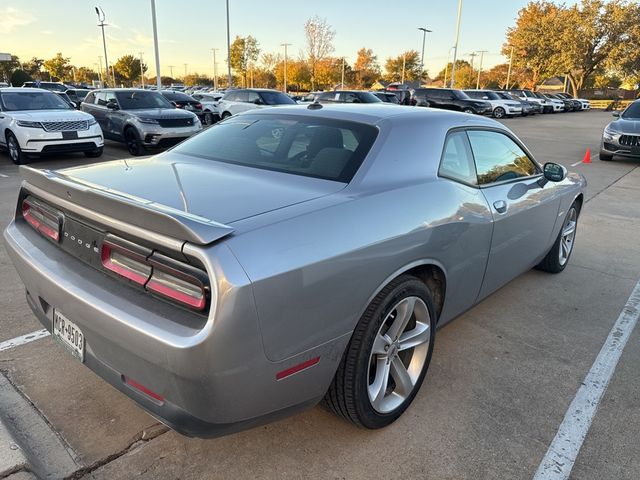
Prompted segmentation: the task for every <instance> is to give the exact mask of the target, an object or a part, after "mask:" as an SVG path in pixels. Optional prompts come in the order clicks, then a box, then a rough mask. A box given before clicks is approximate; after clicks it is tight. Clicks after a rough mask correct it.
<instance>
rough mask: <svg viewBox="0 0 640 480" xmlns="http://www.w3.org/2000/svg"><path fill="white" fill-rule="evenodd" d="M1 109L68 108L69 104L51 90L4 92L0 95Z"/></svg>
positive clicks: (10, 110)
mask: <svg viewBox="0 0 640 480" xmlns="http://www.w3.org/2000/svg"><path fill="white" fill-rule="evenodd" d="M0 99H1V100H2V109H3V110H5V111H9V112H12V111H20V110H69V109H70V108H71V106H70V105H69V104H68V103H67V102H65V101H64V100H63V99H62V98H61V97H60V96H59V95H57V94H55V93H51V92H44V91H42V92H5V93H3V94H2V95H0Z"/></svg>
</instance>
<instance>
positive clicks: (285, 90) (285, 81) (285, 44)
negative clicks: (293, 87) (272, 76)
mask: <svg viewBox="0 0 640 480" xmlns="http://www.w3.org/2000/svg"><path fill="white" fill-rule="evenodd" d="M280 46H281V47H284V93H287V47H290V46H291V44H290V43H281V44H280Z"/></svg>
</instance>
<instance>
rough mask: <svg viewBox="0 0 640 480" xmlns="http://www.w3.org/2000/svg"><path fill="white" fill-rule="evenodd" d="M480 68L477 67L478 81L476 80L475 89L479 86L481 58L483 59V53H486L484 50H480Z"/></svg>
mask: <svg viewBox="0 0 640 480" xmlns="http://www.w3.org/2000/svg"><path fill="white" fill-rule="evenodd" d="M479 53H480V68H478V81H477V82H476V90H478V89H479V88H480V73H481V72H482V60H483V59H484V54H485V53H487V51H486V50H480V52H479Z"/></svg>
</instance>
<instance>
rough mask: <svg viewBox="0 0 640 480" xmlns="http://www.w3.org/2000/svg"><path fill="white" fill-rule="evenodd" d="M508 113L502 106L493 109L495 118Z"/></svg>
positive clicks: (502, 116)
mask: <svg viewBox="0 0 640 480" xmlns="http://www.w3.org/2000/svg"><path fill="white" fill-rule="evenodd" d="M506 114H507V112H506V111H505V109H504V108H502V107H496V108H495V110H493V118H504V116H505V115H506Z"/></svg>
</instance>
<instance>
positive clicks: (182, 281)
mask: <svg viewBox="0 0 640 480" xmlns="http://www.w3.org/2000/svg"><path fill="white" fill-rule="evenodd" d="M154 257H155V255H154V256H152V257H151V258H150V259H149V262H150V263H151V265H152V266H153V272H152V274H151V278H150V279H149V281H148V282H147V285H146V287H145V288H146V289H147V290H149V291H151V292H154V293H156V294H158V295H162V296H163V297H166V298H169V299H171V300H173V301H174V302H178V303H181V304H183V305H186V306H188V307H190V308H194V309H196V310H204V308H205V307H206V305H207V295H206V287H205V282H204V281H203V280H204V279H203V278H202V275H201V274H199V273H198V272H196V270H195V269H193V268H190V267H188V266H187V265H178V262H174V261H172V260H169V259H166V258H164V257H160V256H158V257H157V258H154ZM161 258H162V259H164V261H158V260H159V259H161ZM167 263H170V265H168V264H167Z"/></svg>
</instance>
